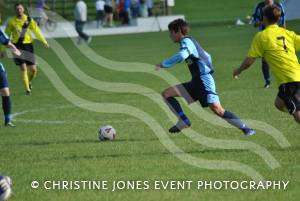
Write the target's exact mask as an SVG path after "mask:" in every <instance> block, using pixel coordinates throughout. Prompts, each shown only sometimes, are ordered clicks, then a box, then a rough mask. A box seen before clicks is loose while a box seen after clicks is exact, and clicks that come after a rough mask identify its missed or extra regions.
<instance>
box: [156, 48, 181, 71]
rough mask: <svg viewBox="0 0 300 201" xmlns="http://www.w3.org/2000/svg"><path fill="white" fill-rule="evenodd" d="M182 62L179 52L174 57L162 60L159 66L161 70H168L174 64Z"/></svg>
mask: <svg viewBox="0 0 300 201" xmlns="http://www.w3.org/2000/svg"><path fill="white" fill-rule="evenodd" d="M183 60H184V58H183V57H182V54H181V52H178V53H177V54H175V55H174V56H172V57H170V58H168V59H166V60H164V61H163V62H162V63H161V65H162V67H163V68H170V67H172V66H174V65H175V64H178V63H180V62H182V61H183Z"/></svg>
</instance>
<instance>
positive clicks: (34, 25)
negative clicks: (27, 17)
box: [30, 19, 49, 48]
mask: <svg viewBox="0 0 300 201" xmlns="http://www.w3.org/2000/svg"><path fill="white" fill-rule="evenodd" d="M30 26H31V27H30V28H31V30H32V31H33V33H34V34H35V36H36V38H37V39H38V40H39V41H41V42H42V43H43V45H44V47H45V48H48V47H49V45H48V42H47V40H46V39H45V37H44V35H43V33H42V31H41V29H40V28H39V26H38V25H37V23H36V22H35V21H34V20H33V19H32V20H31V23H30Z"/></svg>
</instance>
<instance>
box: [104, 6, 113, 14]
mask: <svg viewBox="0 0 300 201" xmlns="http://www.w3.org/2000/svg"><path fill="white" fill-rule="evenodd" d="M104 12H105V13H108V14H111V13H113V8H112V7H111V6H109V5H104Z"/></svg>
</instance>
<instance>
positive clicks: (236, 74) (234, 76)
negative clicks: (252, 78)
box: [232, 68, 241, 79]
mask: <svg viewBox="0 0 300 201" xmlns="http://www.w3.org/2000/svg"><path fill="white" fill-rule="evenodd" d="M240 74H241V70H240V68H236V69H234V70H233V74H232V75H233V78H234V79H238V78H239V75H240Z"/></svg>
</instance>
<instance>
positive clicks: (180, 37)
mask: <svg viewBox="0 0 300 201" xmlns="http://www.w3.org/2000/svg"><path fill="white" fill-rule="evenodd" d="M168 28H169V32H170V38H171V39H172V40H173V42H175V43H179V44H180V51H179V52H178V53H177V54H175V55H174V56H173V57H171V58H169V59H167V60H164V61H163V62H161V63H160V64H157V65H156V70H159V69H160V68H170V67H172V66H173V65H175V64H177V63H179V62H182V61H184V60H185V61H186V63H187V65H188V67H189V70H190V73H191V75H192V80H191V81H189V82H186V83H182V84H179V85H176V86H172V87H170V88H168V89H166V90H165V91H164V92H163V93H162V96H163V98H164V99H165V101H166V103H167V104H168V106H169V107H170V109H171V110H172V111H173V112H174V113H175V115H176V116H177V117H178V122H177V124H176V125H174V126H173V127H171V128H170V129H169V132H171V133H176V132H180V131H181V130H182V129H184V128H187V127H190V126H191V122H190V120H189V119H188V117H187V116H186V115H185V113H184V112H183V110H182V108H181V106H180V104H179V102H178V101H177V100H176V99H175V97H184V98H185V100H186V101H187V102H188V103H193V102H195V101H199V102H200V104H201V105H202V107H209V108H210V109H211V110H212V111H213V112H214V113H215V114H216V115H218V116H219V117H221V118H223V119H224V120H226V121H227V122H228V123H230V124H231V125H233V126H235V127H237V128H239V129H240V130H242V131H243V132H244V134H245V135H253V134H255V130H253V129H251V128H248V127H247V126H246V125H245V124H244V123H243V122H242V121H241V120H240V119H239V118H238V117H237V116H236V115H235V114H233V113H232V112H229V111H226V110H225V109H224V108H223V107H222V106H221V104H220V101H219V96H218V95H217V92H216V86H215V81H214V78H213V75H212V74H213V65H212V60H211V56H210V55H209V54H208V53H207V52H206V51H204V49H203V48H202V47H201V46H200V45H199V44H198V42H197V41H196V40H195V39H194V38H192V37H189V36H188V32H189V27H188V25H187V23H186V22H185V21H184V20H183V19H177V20H174V21H173V22H171V23H170V24H169V26H168Z"/></svg>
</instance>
